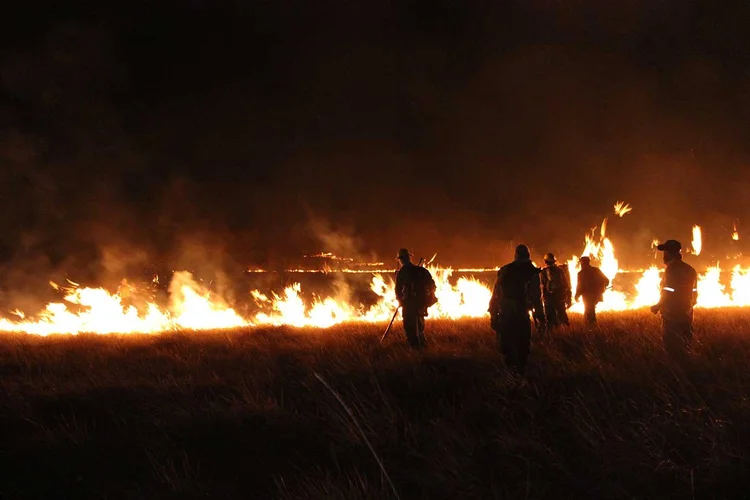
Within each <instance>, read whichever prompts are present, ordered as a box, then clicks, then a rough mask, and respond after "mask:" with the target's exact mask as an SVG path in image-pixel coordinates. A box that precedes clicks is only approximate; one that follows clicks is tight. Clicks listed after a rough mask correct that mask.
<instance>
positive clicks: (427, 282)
mask: <svg viewBox="0 0 750 500" xmlns="http://www.w3.org/2000/svg"><path fill="white" fill-rule="evenodd" d="M417 269H418V270H419V271H418V273H417V279H418V282H419V285H420V290H421V292H422V293H421V299H422V303H423V304H424V306H425V307H431V306H434V305H435V304H437V296H436V295H435V292H436V291H437V285H435V280H434V279H432V274H430V271H428V270H427V269H425V268H424V267H417Z"/></svg>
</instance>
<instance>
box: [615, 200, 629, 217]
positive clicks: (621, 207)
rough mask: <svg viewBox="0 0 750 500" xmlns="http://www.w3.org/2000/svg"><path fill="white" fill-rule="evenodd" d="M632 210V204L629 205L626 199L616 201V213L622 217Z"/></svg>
mask: <svg viewBox="0 0 750 500" xmlns="http://www.w3.org/2000/svg"><path fill="white" fill-rule="evenodd" d="M632 211H633V209H632V208H631V207H630V205H628V204H627V203H625V202H624V201H618V202H617V203H615V214H616V215H619V216H620V217H622V216H623V215H625V214H626V213H628V212H632Z"/></svg>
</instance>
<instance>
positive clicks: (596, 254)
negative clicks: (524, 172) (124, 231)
mask: <svg viewBox="0 0 750 500" xmlns="http://www.w3.org/2000/svg"><path fill="white" fill-rule="evenodd" d="M618 205H621V206H620V209H621V210H620V211H621V212H622V214H624V213H627V212H629V211H630V210H629V209H630V207H629V206H627V205H624V204H621V202H618V204H616V205H615V208H616V209H617V207H618ZM625 208H628V210H627V211H625ZM622 214H618V215H620V216H622ZM596 229H597V228H596V227H594V228H593V229H592V230H591V231H590V233H589V234H587V235H585V238H584V248H583V252H582V253H581V254H580V255H581V256H583V255H587V256H589V257H591V259H592V261H593V263H594V264H595V265H597V266H599V267H600V268H601V270H602V272H603V273H604V274H605V275H606V276H607V277H608V278H609V279H610V283H611V284H613V283H614V282H615V280H616V278H617V276H618V275H619V274H620V273H622V272H623V271H622V270H621V269H620V265H619V262H618V259H617V257H616V255H615V246H614V244H613V243H612V241H611V240H610V239H609V238H608V237H607V236H606V233H607V231H606V229H607V219H606V218H605V219H604V220H603V221H602V223H601V227H600V228H599V231H598V232H597V231H596ZM736 231H737V226H736V224H735V233H736ZM656 244H658V241H657V240H654V242H653V245H656ZM692 248H693V250H694V253H695V255H699V254H700V252H701V250H702V235H701V229H700V227H699V226H697V225H696V226H694V227H693V241H692ZM318 256H319V257H326V258H330V257H335V256H333V254H318V255H316V257H318ZM334 260H338V261H347V259H342V258H335V259H334ZM434 260H435V256H433V258H432V259H430V260H429V261H428V265H427V266H426V267H427V269H428V270H429V271H430V272H431V273H432V275H433V277H434V279H435V282H436V285H437V291H436V295H437V298H438V302H437V304H435V305H434V306H432V307H431V308H430V309H429V317H430V318H449V319H458V318H465V317H484V316H485V315H487V305H488V303H489V299H490V296H491V295H492V292H491V283H490V284H488V283H486V282H482V281H480V280H477V279H475V278H474V277H471V276H461V277H458V279H453V275H454V272H455V271H460V272H463V273H471V272H486V271H494V269H492V270H490V269H482V268H479V269H461V270H454V269H451V268H448V267H439V266H437V265H435V264H433V261H434ZM373 264H379V263H373ZM567 266H568V270H569V272H570V277H571V282H572V283H571V284H572V286H573V289H574V290H575V287H576V285H577V279H578V271H579V270H580V265H579V257H578V256H573V257H572V258H571V259H570V260H569V261H568V262H567ZM253 271H254V272H266V271H263V270H253ZM392 271H393V270H392V269H386V270H383V271H382V272H381V271H375V272H373V271H369V272H371V273H372V276H373V277H372V280H371V282H370V289H371V291H372V292H373V294H374V296H375V297H376V300H375V301H374V303H373V304H372V305H370V306H368V307H364V306H361V305H355V304H354V303H353V302H352V301H351V297H350V296H349V295H348V293H347V292H346V291H344V292H341V293H340V294H339V295H337V296H333V297H313V298H312V300H311V301H310V300H307V301H306V300H305V299H304V297H303V293H302V285H301V284H300V283H294V284H292V285H290V286H288V287H286V288H285V289H284V290H283V291H281V292H280V293H278V294H277V293H270V294H266V293H262V292H260V291H258V290H253V291H252V292H250V295H251V297H252V298H253V299H254V300H255V302H256V304H257V306H258V307H259V310H260V311H261V312H257V313H255V314H253V315H251V316H249V317H245V316H243V315H241V314H239V313H238V312H237V311H235V310H234V309H233V308H232V307H231V306H230V305H229V303H228V302H227V301H225V300H223V299H222V298H221V297H220V296H218V295H216V294H213V293H211V292H209V291H208V290H207V289H206V288H205V287H204V286H202V285H201V284H199V283H198V282H197V281H196V280H195V279H194V278H193V276H192V275H191V274H190V273H188V272H186V271H182V272H177V273H174V275H173V277H172V279H171V281H170V283H169V304H168V306H166V307H160V306H158V305H157V304H156V303H155V302H154V299H153V298H152V297H147V296H146V295H144V293H143V291H142V290H140V289H139V288H138V287H137V286H135V285H133V284H131V283H128V281H127V280H122V282H121V284H120V287H119V289H118V291H117V292H116V293H110V292H108V291H106V290H104V289H102V288H81V287H80V285H79V284H78V283H75V282H73V281H70V280H68V284H67V285H66V286H60V285H57V284H56V283H53V282H50V285H51V286H52V287H53V288H55V289H56V290H58V291H59V292H61V293H64V294H65V295H64V299H63V301H61V302H53V303H50V304H47V306H46V307H45V309H44V310H43V312H42V313H40V314H38V315H36V316H35V317H33V319H32V318H31V317H30V316H28V315H27V314H25V313H24V312H23V311H20V310H13V311H11V312H10V314H11V315H13V316H15V317H16V318H17V320H10V319H6V318H3V317H0V331H10V332H26V333H30V334H36V335H49V334H52V333H71V334H76V333H82V332H92V333H100V334H106V333H157V332H162V331H166V330H174V329H188V330H204V329H212V330H213V329H220V328H236V327H251V326H260V325H290V326H296V327H303V326H314V327H320V328H326V327H330V326H332V325H335V324H339V323H343V322H360V323H371V322H379V321H387V320H388V319H390V317H391V315H392V314H393V311H394V310H395V309H396V306H397V301H396V297H395V292H394V283H393V278H392V276H393V274H392ZM290 272H321V270H320V269H318V270H316V271H311V270H291V271H290ZM336 272H367V271H363V270H361V269H355V270H351V269H347V268H342V269H338V270H337V271H336ZM661 276H662V270H661V269H660V268H658V267H656V266H652V267H650V268H648V269H646V270H645V271H643V272H642V273H641V276H640V277H639V278H638V280H637V282H636V283H635V287H634V289H635V292H634V293H632V294H626V293H625V292H623V291H621V290H616V289H614V288H613V287H612V286H610V287H609V288H608V289H607V290H606V291H605V293H604V298H603V302H602V303H600V304H599V306H598V309H599V310H601V311H621V310H626V309H638V308H642V307H647V306H650V305H652V304H655V303H656V302H658V300H659V296H660V281H661ZM152 282H153V283H158V282H159V277H158V276H157V275H154V277H153V279H152ZM740 306H741V307H746V306H750V268H747V269H743V268H742V267H740V266H739V265H737V266H734V268H733V269H732V272H731V279H730V280H729V281H728V282H727V281H722V270H721V268H720V267H719V264H718V263H717V264H716V265H715V266H712V267H710V268H708V269H707V270H706V271H705V272H703V273H700V274H699V279H698V302H697V307H700V308H713V307H740ZM571 311H572V312H573V313H580V312H583V304H582V303H581V302H580V301H579V302H577V303H575V304H573V306H572V307H571Z"/></svg>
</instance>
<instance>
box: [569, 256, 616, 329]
mask: <svg viewBox="0 0 750 500" xmlns="http://www.w3.org/2000/svg"><path fill="white" fill-rule="evenodd" d="M580 263H581V270H580V271H578V286H577V287H576V300H578V298H579V297H583V308H584V312H583V319H584V321H585V322H586V325H588V326H589V327H591V326H593V325H595V324H596V305H597V304H598V303H599V302H601V301H602V300H604V292H605V291H606V290H607V287H608V286H609V278H607V276H606V275H605V274H604V273H603V272H602V270H601V269H599V268H598V267H594V266H592V265H591V258H590V257H588V256H584V257H581V260H580Z"/></svg>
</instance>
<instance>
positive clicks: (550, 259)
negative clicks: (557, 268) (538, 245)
mask: <svg viewBox="0 0 750 500" xmlns="http://www.w3.org/2000/svg"><path fill="white" fill-rule="evenodd" d="M555 262H557V259H556V258H555V254H553V253H550V252H547V253H545V254H544V263H545V264H547V265H548V266H551V265H553V264H554V263H555Z"/></svg>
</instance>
